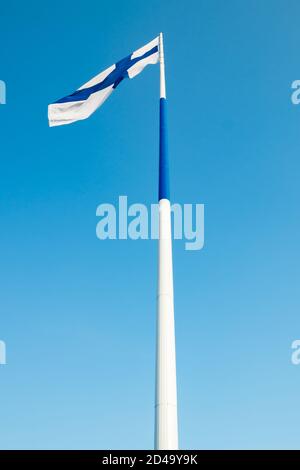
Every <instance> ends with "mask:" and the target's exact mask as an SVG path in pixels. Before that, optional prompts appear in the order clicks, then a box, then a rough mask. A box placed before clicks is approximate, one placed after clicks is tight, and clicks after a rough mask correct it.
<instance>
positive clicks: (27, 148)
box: [0, 0, 300, 449]
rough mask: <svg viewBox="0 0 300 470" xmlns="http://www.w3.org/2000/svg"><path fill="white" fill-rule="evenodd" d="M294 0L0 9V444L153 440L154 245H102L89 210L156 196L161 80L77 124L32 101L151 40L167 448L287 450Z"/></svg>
mask: <svg viewBox="0 0 300 470" xmlns="http://www.w3.org/2000/svg"><path fill="white" fill-rule="evenodd" d="M299 16H300V5H299V2H297V1H296V0H289V2H285V1H283V0H273V1H272V2H270V1H269V2H261V1H259V0H251V1H250V0H244V1H240V0H229V1H227V2H223V1H221V0H212V1H210V2H208V1H203V0H202V1H196V0H194V1H187V2H178V1H170V0H168V1H166V0H163V1H162V0H160V1H158V0H149V1H148V2H144V1H134V0H129V1H126V2H122V1H119V0H116V1H115V2H102V1H95V0H91V1H90V2H89V3H88V5H87V4H86V3H82V2H80V1H79V2H76V4H74V2H70V1H67V0H60V1H56V0H52V1H51V2H49V1H45V2H43V3H41V2H37V1H36V0H32V1H31V2H29V3H28V2H27V3H24V2H21V1H15V2H10V3H9V2H6V3H4V4H3V5H1V20H2V21H1V28H0V41H1V42H0V44H1V47H0V79H1V80H5V81H6V84H7V104H6V105H5V106H4V105H3V106H0V126H1V127H0V129H1V171H0V187H1V198H0V213H1V232H0V239H1V272H0V276H1V299H0V339H1V340H4V341H5V342H6V345H7V365H6V366H0V400H1V406H0V448H2V449H14V448H20V449H35V448H36V449H51V448H53V449H56V448H57V449H60V448H62V449H63V448H68V449H76V448H86V449H92V448H96V449H107V448H110V449H117V448H120V449H130V448H131V449H132V448H134V449H145V448H146V449H147V448H151V447H152V446H153V425H154V410H153V407H154V363H155V355H154V352H155V293H156V263H157V253H156V250H157V247H156V242H155V241H135V242H133V241H130V240H127V241H124V240H120V241H100V240H99V239H97V238H96V235H95V228H96V223H97V218H96V215H95V212H96V207H97V206H98V205H99V204H100V203H102V202H110V203H114V202H117V200H118V196H119V195H127V196H128V201H129V203H133V202H143V203H145V204H150V203H151V202H156V197H157V169H158V96H159V95H158V93H159V90H158V81H159V70H158V67H153V66H152V67H148V68H147V69H146V70H145V71H144V72H143V73H142V74H141V75H140V76H139V77H137V78H136V79H134V80H132V81H129V80H128V81H126V82H123V83H122V84H121V85H120V87H119V88H118V89H117V90H116V92H115V93H114V94H113V95H112V96H111V97H110V98H109V100H108V101H107V102H106V103H105V104H104V106H103V107H102V108H101V109H100V110H99V111H98V112H97V113H96V114H95V115H93V116H92V117H91V118H90V119H89V120H87V121H84V122H79V123H76V124H74V125H70V126H63V127H61V128H51V129H50V128H48V126H47V104H48V103H49V102H51V101H54V100H56V99H58V98H60V97H62V96H65V95H66V94H68V93H70V92H72V91H73V90H74V89H76V88H77V87H78V86H80V85H81V84H83V83H84V82H86V81H87V80H88V79H90V78H91V77H92V76H93V75H95V74H96V73H98V72H100V71H101V70H103V69H104V68H106V67H107V66H109V65H111V64H113V63H114V62H115V61H116V60H118V59H121V58H122V57H124V56H126V55H128V54H129V53H130V52H131V51H133V50H135V49H137V48H138V47H140V46H142V45H143V44H144V43H146V42H148V41H149V40H151V39H152V38H154V37H155V36H156V35H157V34H158V33H159V32H160V31H163V32H164V34H165V49H166V50H165V54H166V65H167V93H168V101H169V103H168V107H169V150H170V161H171V190H172V201H173V202H179V203H203V204H205V247H204V249H203V250H201V251H197V252H195V251H194V252H193V251H190V252H189V251H185V250H184V246H183V242H182V241H176V242H175V243H174V282H175V314H176V329H177V357H178V399H179V425H180V446H181V448H186V449H193V448H194V449H195V448H200V449H201V448H204V449H215V448H220V449H231V448H244V449H249V448H257V449H260V448H270V449H276V448H299V447H300V446H299V419H300V412H299V406H298V401H299V388H300V366H298V367H297V366H294V365H292V364H291V360H290V357H291V343H292V341H293V340H294V339H299V338H300V315H299V311H300V299H299V274H300V272H299V271H300V268H299V266H300V256H299V229H300V221H299V220H300V219H299V196H300V186H299V177H300V159H299V129H300V106H299V107H297V106H295V105H292V103H291V99H290V95H291V83H292V81H293V80H295V79H299V78H300V58H299V46H298V45H299V40H300V32H299Z"/></svg>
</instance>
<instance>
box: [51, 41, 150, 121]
mask: <svg viewBox="0 0 300 470" xmlns="http://www.w3.org/2000/svg"><path fill="white" fill-rule="evenodd" d="M158 44H159V38H158V37H157V38H155V39H153V41H151V42H149V43H148V44H146V46H143V47H141V48H140V49H138V50H137V51H135V52H133V53H132V54H130V55H129V56H127V57H125V59H122V60H120V61H119V62H117V63H116V64H114V65H112V66H111V67H109V68H108V69H106V70H104V72H101V73H99V74H98V75H97V76H96V77H94V78H92V79H91V80H90V81H89V82H87V83H85V84H84V85H82V86H81V87H80V88H78V90H76V91H75V92H74V93H72V94H71V95H68V96H66V97H65V98H61V99H60V100H58V101H56V102H55V103H52V104H50V105H49V106H48V119H49V126H61V125H63V124H71V123H72V122H75V121H79V120H81V119H86V118H88V117H89V116H90V115H91V114H92V113H93V112H94V111H96V109H97V108H99V106H101V105H102V103H104V101H105V100H106V99H107V98H108V97H109V96H110V95H111V93H112V92H113V91H114V89H115V88H117V86H118V85H119V83H121V81H122V80H123V79H124V78H127V77H129V78H133V77H135V76H136V75H138V74H139V73H141V72H142V70H143V69H144V68H145V67H146V65H148V64H156V63H157V62H158V60H159V50H158V49H159V47H158Z"/></svg>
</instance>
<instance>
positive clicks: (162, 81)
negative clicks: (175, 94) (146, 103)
mask: <svg viewBox="0 0 300 470" xmlns="http://www.w3.org/2000/svg"><path fill="white" fill-rule="evenodd" d="M159 64H160V97H161V98H166V78H165V56H164V42H163V33H160V34H159Z"/></svg>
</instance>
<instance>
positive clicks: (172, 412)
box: [155, 33, 178, 450]
mask: <svg viewBox="0 0 300 470" xmlns="http://www.w3.org/2000/svg"><path fill="white" fill-rule="evenodd" d="M159 58H160V132H159V245H158V291H157V332H156V335H157V338H156V341H157V345H156V397H155V449H164V450H168V449H172V450H176V449H178V424H177V390H176V354H175V327H174V299H173V265H172V234H171V207H170V194H169V165H168V153H167V129H166V83H165V62H164V48H163V35H162V33H160V35H159Z"/></svg>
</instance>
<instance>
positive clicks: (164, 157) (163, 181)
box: [158, 98, 170, 201]
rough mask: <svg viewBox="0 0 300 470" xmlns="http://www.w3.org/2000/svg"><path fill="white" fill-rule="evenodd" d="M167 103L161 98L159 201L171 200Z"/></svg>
mask: <svg viewBox="0 0 300 470" xmlns="http://www.w3.org/2000/svg"><path fill="white" fill-rule="evenodd" d="M167 137H168V136H167V101H166V99H165V98H160V110H159V188H158V200H159V201H160V200H161V199H170V183H169V158H168V138H167Z"/></svg>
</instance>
